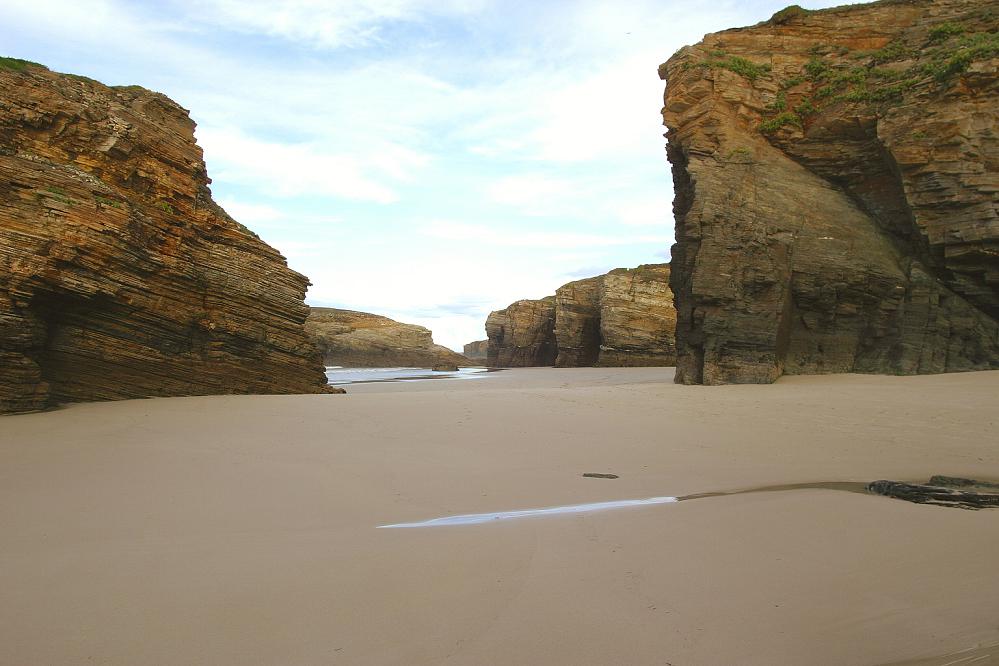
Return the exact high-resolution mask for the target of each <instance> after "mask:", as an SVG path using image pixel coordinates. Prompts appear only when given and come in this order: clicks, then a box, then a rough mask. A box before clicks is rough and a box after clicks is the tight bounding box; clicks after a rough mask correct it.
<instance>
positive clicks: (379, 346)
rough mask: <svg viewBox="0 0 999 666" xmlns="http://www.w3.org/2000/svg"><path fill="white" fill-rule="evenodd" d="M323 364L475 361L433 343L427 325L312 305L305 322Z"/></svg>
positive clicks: (424, 365) (466, 363)
mask: <svg viewBox="0 0 999 666" xmlns="http://www.w3.org/2000/svg"><path fill="white" fill-rule="evenodd" d="M305 330H306V332H307V333H308V334H309V335H310V336H311V337H312V338H313V339H314V340H315V342H316V344H317V345H318V347H319V349H320V351H321V352H322V355H323V360H324V362H325V363H326V365H339V366H343V367H345V368H396V367H414V368H432V367H434V366H435V365H457V366H469V365H474V363H472V362H471V361H470V360H469V359H467V358H465V357H464V356H462V355H461V354H458V353H456V352H454V351H451V350H450V349H448V348H447V347H444V346H442V345H437V344H434V339H433V334H432V333H431V332H430V330H429V329H426V328H424V327H422V326H416V325H415V324H403V323H401V322H398V321H395V320H394V319H389V318H388V317H382V316H381V315H376V314H370V313H368V312H356V311H354V310H339V309H337V308H312V309H311V312H310V313H309V318H308V319H307V320H306V322H305Z"/></svg>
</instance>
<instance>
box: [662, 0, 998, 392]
mask: <svg viewBox="0 0 999 666" xmlns="http://www.w3.org/2000/svg"><path fill="white" fill-rule="evenodd" d="M997 15H999V4H997V3H996V2H995V1H994V0H993V1H989V2H981V1H980V0H935V1H931V0H907V1H905V2H901V1H892V2H888V1H886V2H880V3H873V4H869V5H857V6H852V7H843V8H839V9H830V10H824V11H817V12H807V11H804V10H801V9H799V8H795V7H792V8H788V9H787V10H784V11H782V12H779V13H778V15H776V16H775V17H774V18H773V19H771V20H770V21H768V22H766V23H763V24H760V25H757V26H753V27H751V28H744V29H738V30H729V31H725V32H720V33H717V34H713V35H708V36H707V37H705V39H704V41H703V42H701V43H700V44H697V45H696V46H693V47H685V48H683V49H681V50H680V51H679V52H678V53H677V54H675V55H674V56H673V57H672V58H670V60H669V61H668V62H667V63H665V64H664V65H663V66H662V67H661V68H660V74H661V76H662V77H663V78H664V79H665V80H666V82H667V84H666V97H665V107H664V109H663V118H664V122H665V124H666V125H667V127H668V133H667V137H668V139H669V146H668V148H667V151H668V156H669V160H670V162H671V163H672V166H673V181H674V186H675V192H676V199H675V201H674V213H675V216H676V239H677V243H676V245H675V246H674V247H673V261H672V267H673V274H672V277H671V286H672V288H673V291H674V294H675V298H676V306H677V313H678V320H677V349H678V361H677V381H680V382H686V383H705V384H719V383H728V382H771V381H773V380H775V379H776V378H777V377H779V376H780V375H781V374H782V373H820V372H879V373H899V374H911V373H929V372H944V371H955V370H974V369H985V368H999V325H997V318H999V212H997V192H999V133H997V131H996V128H997V127H999V95H997V93H999V36H997V33H996V32H995V29H996V16H997ZM990 31H991V32H990Z"/></svg>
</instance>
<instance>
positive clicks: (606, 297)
mask: <svg viewBox="0 0 999 666" xmlns="http://www.w3.org/2000/svg"><path fill="white" fill-rule="evenodd" d="M675 326H676V311H675V310H674V309H673V297H672V293H671V292H670V289H669V265H668V264H650V265H645V266H639V267H638V268H634V269H626V268H617V269H614V270H613V271H611V272H610V273H607V274H606V275H598V276H597V277H592V278H586V279H585V280H576V281H575V282H570V283H568V284H565V285H562V286H561V287H559V289H558V291H557V292H556V293H555V296H554V297H549V298H548V299H545V300H543V301H518V302H517V303H514V304H513V305H511V306H509V307H508V308H507V309H506V310H500V311H498V312H493V313H492V314H491V315H489V320H488V321H487V323H486V332H487V333H488V334H489V354H490V360H489V365H490V366H494V365H498V366H508V367H516V366H546V365H552V364H554V365H555V366H557V367H560V368H574V367H585V366H594V365H600V366H657V365H673V364H674V363H675V362H676V346H675V343H674V340H673V331H674V328H675ZM511 331H514V332H516V335H515V336H511V333H510V332H511ZM514 340H516V342H514Z"/></svg>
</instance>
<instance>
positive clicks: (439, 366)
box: [431, 363, 458, 372]
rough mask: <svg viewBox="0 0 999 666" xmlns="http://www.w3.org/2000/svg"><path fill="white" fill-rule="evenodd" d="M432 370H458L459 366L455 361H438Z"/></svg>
mask: <svg viewBox="0 0 999 666" xmlns="http://www.w3.org/2000/svg"><path fill="white" fill-rule="evenodd" d="M431 370H433V371H434V372H458V366H456V365H455V364H453V363H438V364H437V365H435V366H434V367H433V368H431Z"/></svg>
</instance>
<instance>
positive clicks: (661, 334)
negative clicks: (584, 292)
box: [597, 264, 676, 366]
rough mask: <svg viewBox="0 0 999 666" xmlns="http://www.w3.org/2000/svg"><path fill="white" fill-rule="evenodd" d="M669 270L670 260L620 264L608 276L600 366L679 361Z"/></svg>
mask: <svg viewBox="0 0 999 666" xmlns="http://www.w3.org/2000/svg"><path fill="white" fill-rule="evenodd" d="M669 273H670V267H669V264H648V265H644V266H639V267H638V268H633V269H627V268H616V269H614V270H612V271H611V272H610V273H608V274H607V275H605V276H604V279H603V284H602V285H601V294H600V356H599V358H598V359H597V365H603V366H670V365H676V339H675V331H676V309H675V308H674V307H673V292H672V291H670V288H669Z"/></svg>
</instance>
